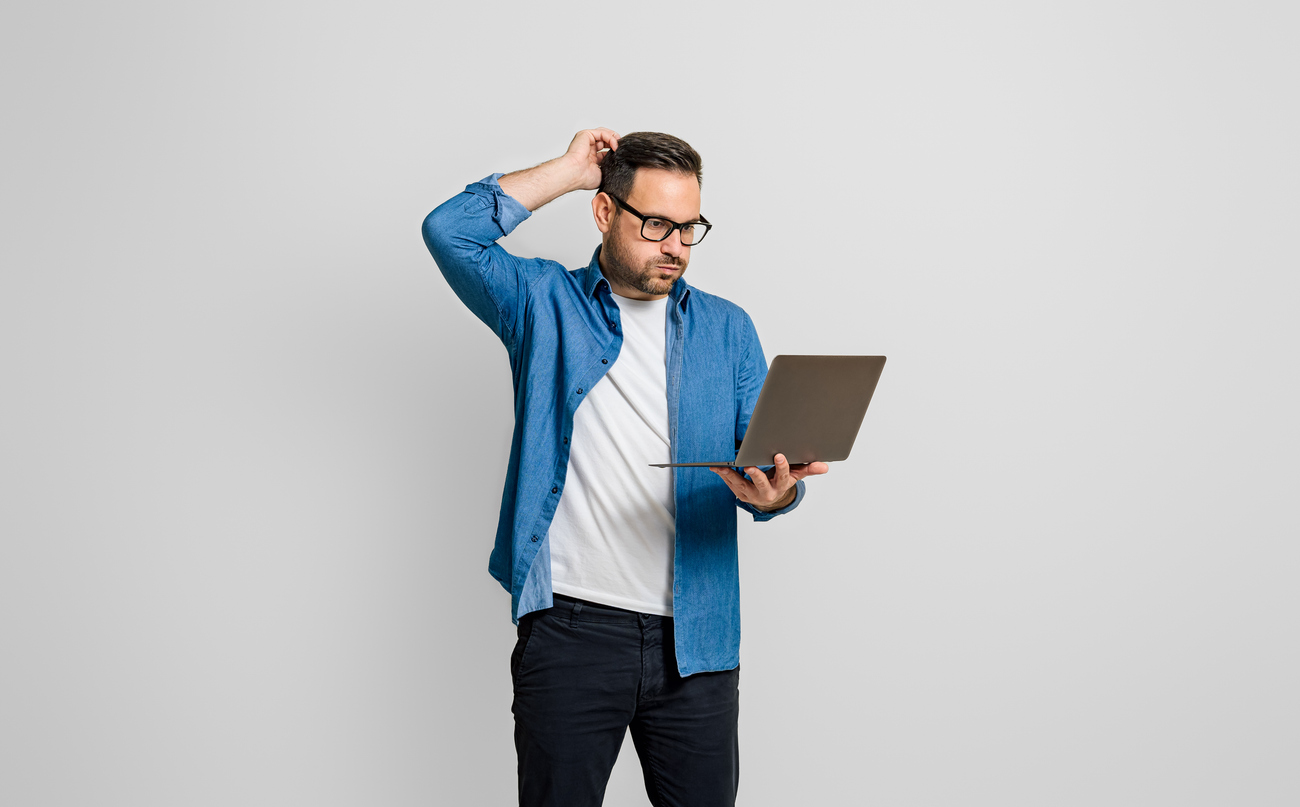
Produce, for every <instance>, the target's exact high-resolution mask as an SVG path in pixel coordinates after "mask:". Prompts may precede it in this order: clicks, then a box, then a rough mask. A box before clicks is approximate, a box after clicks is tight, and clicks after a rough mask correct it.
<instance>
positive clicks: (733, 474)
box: [713, 468, 755, 503]
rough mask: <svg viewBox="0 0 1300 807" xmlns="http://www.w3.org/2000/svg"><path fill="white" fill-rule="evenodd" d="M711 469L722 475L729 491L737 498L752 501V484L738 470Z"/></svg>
mask: <svg viewBox="0 0 1300 807" xmlns="http://www.w3.org/2000/svg"><path fill="white" fill-rule="evenodd" d="M713 470H715V471H716V472H717V474H718V476H720V477H722V481H723V482H725V483H727V487H729V488H731V492H732V493H734V494H736V498H737V499H740V500H741V501H746V502H751V503H752V501H751V500H752V499H753V498H754V493H755V490H754V485H753V484H752V483H751V482H750V481H749V480H748V479H746V478H745V477H744V476H743V475H742V474H740V472H738V471H733V470H731V469H730V468H722V469H713Z"/></svg>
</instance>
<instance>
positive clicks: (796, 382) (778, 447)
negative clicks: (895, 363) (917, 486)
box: [651, 356, 885, 468]
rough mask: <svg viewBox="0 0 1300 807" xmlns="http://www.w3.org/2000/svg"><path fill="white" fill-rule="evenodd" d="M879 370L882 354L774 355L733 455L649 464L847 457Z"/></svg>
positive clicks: (736, 464)
mask: <svg viewBox="0 0 1300 807" xmlns="http://www.w3.org/2000/svg"><path fill="white" fill-rule="evenodd" d="M884 369H885V357H884V356H777V357H776V358H774V359H772V365H771V367H769V368H768V371H767V380H765V381H764V382H763V389H762V390H761V391H760V392H759V393H758V403H756V404H755V405H754V414H753V415H752V416H751V417H750V419H749V428H748V429H747V430H746V431H745V439H744V440H743V441H741V443H740V447H739V448H738V449H736V455H735V456H734V457H729V458H726V459H723V458H721V457H719V458H718V459H717V460H716V461H714V462H665V463H651V465H652V466H653V467H655V468H683V467H707V466H717V465H729V466H732V467H734V468H747V467H749V466H751V465H774V464H775V462H776V461H775V459H774V458H775V456H776V455H777V454H784V455H785V458H786V461H787V462H789V463H790V464H791V465H802V464H803V463H807V462H838V461H839V460H843V459H847V458H848V456H849V452H850V451H852V450H853V441H854V440H856V439H857V436H858V429H860V428H861V427H862V419H863V418H864V417H865V416H866V414H867V406H868V405H870V404H871V396H872V395H873V394H874V393H875V391H876V382H878V381H880V373H881V371H883V370H884Z"/></svg>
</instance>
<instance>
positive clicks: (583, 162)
mask: <svg viewBox="0 0 1300 807" xmlns="http://www.w3.org/2000/svg"><path fill="white" fill-rule="evenodd" d="M617 148H618V132H615V131H614V130H613V129H583V130H582V131H581V132H578V133H577V134H576V135H574V136H573V142H571V143H569V149H568V151H566V152H564V153H563V154H561V155H560V156H559V157H556V158H555V159H554V160H547V161H546V162H544V163H542V164H541V165H537V166H533V167H532V168H526V169H524V170H523V171H512V172H510V173H509V174H506V175H505V176H503V177H501V179H500V180H499V184H500V185H501V190H503V191H505V192H506V193H508V194H510V196H512V197H513V198H514V199H515V201H517V202H519V203H520V204H521V205H523V206H524V207H526V208H528V209H529V210H536V209H537V208H539V207H541V206H542V205H544V204H546V203H547V202H551V201H553V200H555V199H558V198H560V197H561V196H563V195H564V194H566V193H570V192H572V191H581V190H588V191H591V190H595V189H596V188H599V187H600V164H601V163H603V162H604V161H605V155H607V154H609V151H613V150H615V149H617ZM606 149H609V151H606Z"/></svg>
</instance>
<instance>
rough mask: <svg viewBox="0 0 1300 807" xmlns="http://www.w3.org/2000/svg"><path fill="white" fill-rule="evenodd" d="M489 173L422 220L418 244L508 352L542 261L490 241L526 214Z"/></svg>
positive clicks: (510, 228)
mask: <svg viewBox="0 0 1300 807" xmlns="http://www.w3.org/2000/svg"><path fill="white" fill-rule="evenodd" d="M502 176H503V175H502V174H499V173H498V174H492V175H491V176H487V177H484V178H483V179H482V180H480V181H478V182H473V183H470V184H469V185H467V186H465V190H464V191H463V192H461V193H458V194H456V195H455V196H453V197H452V198H450V199H448V200H447V201H446V202H443V203H442V204H441V205H439V206H438V207H437V208H436V209H434V211H433V212H432V213H430V214H429V215H428V216H426V217H425V219H424V227H423V232H424V243H425V245H426V246H427V247H428V248H429V252H430V253H431V254H432V255H433V259H434V261H435V262H436V263H437V264H438V268H439V269H440V270H441V271H442V274H443V277H445V278H446V279H447V283H448V284H449V285H450V286H451V288H452V291H454V292H455V293H456V296H457V297H459V298H460V300H461V302H463V303H464V304H465V306H466V307H467V308H469V310H470V311H472V312H473V313H474V315H475V316H476V317H478V318H479V319H480V320H482V321H483V322H484V323H485V324H486V325H487V326H488V327H489V328H491V329H492V330H493V332H495V333H496V334H497V336H498V337H499V338H500V339H501V341H502V342H503V343H504V344H505V345H506V347H507V348H508V349H509V350H511V352H513V351H514V342H515V335H516V333H517V330H518V325H519V322H520V321H521V317H522V314H523V307H524V302H525V298H526V294H527V289H528V286H529V284H530V283H531V282H532V280H533V279H535V277H536V276H537V274H538V273H539V272H541V271H543V270H544V268H545V265H546V264H545V263H544V262H542V261H538V260H529V259H525V258H519V257H516V256H514V255H511V254H510V253H508V252H506V251H505V249H503V248H502V247H501V246H499V245H498V244H497V243H496V242H497V239H499V238H502V237H504V236H506V235H509V234H510V232H511V231H512V230H514V229H515V227H517V226H519V223H520V222H522V221H523V220H524V219H526V218H528V217H529V216H530V215H532V214H531V213H530V212H529V211H528V208H526V207H524V206H523V205H522V204H520V203H519V201H518V200H516V199H515V198H514V197H512V196H511V195H510V194H508V193H506V192H505V191H504V190H502V189H501V185H500V183H499V182H498V181H497V180H499V179H500V178H501V177H502Z"/></svg>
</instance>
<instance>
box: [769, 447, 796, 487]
mask: <svg viewBox="0 0 1300 807" xmlns="http://www.w3.org/2000/svg"><path fill="white" fill-rule="evenodd" d="M773 459H774V460H775V461H776V473H775V474H773V475H772V487H773V488H775V489H776V492H777V495H778V496H784V495H785V491H786V488H788V487H790V485H792V484H794V483H793V482H791V481H790V463H788V462H786V460H785V455H784V454H777V455H776V456H775V457H774V458H773Z"/></svg>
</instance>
